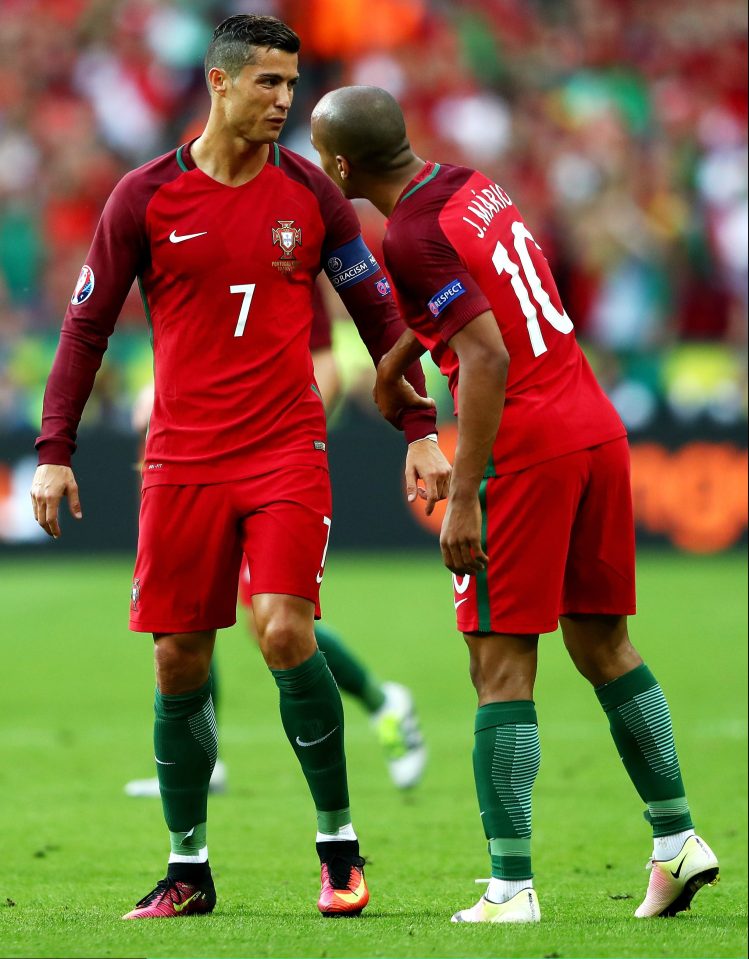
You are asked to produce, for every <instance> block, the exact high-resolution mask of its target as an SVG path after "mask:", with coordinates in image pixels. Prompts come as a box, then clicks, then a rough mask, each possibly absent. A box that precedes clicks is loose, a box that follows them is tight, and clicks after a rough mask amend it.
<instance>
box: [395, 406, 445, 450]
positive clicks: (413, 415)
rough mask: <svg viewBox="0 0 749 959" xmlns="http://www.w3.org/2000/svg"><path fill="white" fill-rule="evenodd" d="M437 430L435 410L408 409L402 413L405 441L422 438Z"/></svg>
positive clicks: (411, 441) (410, 441) (409, 441)
mask: <svg viewBox="0 0 749 959" xmlns="http://www.w3.org/2000/svg"><path fill="white" fill-rule="evenodd" d="M436 432H437V411H436V410H409V411H408V412H407V413H404V414H403V433H404V435H405V437H406V442H407V443H413V442H414V441H415V440H423V439H424V437H426V436H429V434H430V433H436Z"/></svg>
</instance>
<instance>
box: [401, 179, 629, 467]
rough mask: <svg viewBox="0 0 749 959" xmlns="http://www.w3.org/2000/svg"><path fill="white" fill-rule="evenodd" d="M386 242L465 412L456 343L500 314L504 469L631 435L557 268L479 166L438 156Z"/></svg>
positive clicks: (410, 313) (411, 306) (409, 310)
mask: <svg viewBox="0 0 749 959" xmlns="http://www.w3.org/2000/svg"><path fill="white" fill-rule="evenodd" d="M384 250H385V261H386V264H387V266H388V268H389V269H390V271H391V273H392V276H393V280H394V284H395V288H396V294H397V297H398V300H399V303H400V306H401V310H402V312H403V315H404V319H405V320H406V322H407V323H408V325H409V326H410V327H411V328H412V329H413V330H414V331H415V332H416V333H417V335H418V336H419V337H420V338H421V339H422V342H424V344H425V345H426V346H428V348H429V349H430V350H431V352H432V356H433V358H434V359H435V362H437V363H438V365H439V366H440V369H441V370H442V372H443V373H445V375H447V376H448V378H449V381H450V388H451V390H452V392H453V395H454V397H455V402H456V409H457V408H459V397H458V394H459V366H458V358H457V356H456V355H455V353H454V351H453V350H452V349H450V347H449V346H448V345H447V344H448V342H449V340H450V339H451V338H452V337H453V336H454V335H455V334H456V333H457V332H459V330H461V329H462V328H463V327H464V326H465V325H466V324H467V323H468V322H470V320H472V319H473V318H475V317H476V316H478V315H479V314H480V313H482V312H485V311H487V310H491V311H492V313H493V314H494V316H495V318H496V321H497V324H498V326H499V328H500V331H501V333H502V337H503V339H504V342H505V346H506V347H507V351H508V353H509V355H510V368H509V373H508V380H507V385H506V399H505V410H504V413H503V418H502V425H501V427H500V430H499V433H498V436H497V441H496V443H495V446H494V457H493V459H494V462H493V464H492V467H491V468H493V469H494V471H496V472H512V471H514V470H517V469H522V468H524V467H526V466H529V465H531V464H532V463H535V462H541V461H543V460H545V459H551V458H553V457H555V456H559V455H563V454H564V453H567V452H571V451H573V450H577V449H584V448H586V447H588V446H594V445H597V444H598V443H602V442H606V441H608V440H610V439H615V438H616V437H618V436H622V435H624V433H625V430H624V427H623V425H622V423H621V420H620V419H619V417H618V416H617V414H616V411H615V410H614V409H613V407H612V406H611V404H610V403H609V401H608V400H607V399H606V397H605V396H604V394H603V392H602V390H601V388H600V386H599V385H598V383H597V382H596V379H595V377H594V375H593V373H592V371H591V369H590V367H589V365H588V363H587V361H586V359H585V357H584V355H583V353H582V351H581V350H580V348H579V346H578V344H577V341H576V339H575V335H574V331H573V325H572V321H571V320H570V318H569V317H568V316H567V314H566V312H565V311H564V308H563V306H562V303H561V300H560V298H559V293H558V291H557V288H556V284H555V282H554V279H553V276H552V274H551V270H550V269H549V265H548V263H547V261H546V259H545V257H544V255H543V253H542V252H541V249H540V247H539V246H538V245H537V244H536V242H535V241H534V239H533V237H532V235H531V233H530V231H529V230H528V228H527V226H526V225H525V223H524V222H523V219H522V217H521V215H520V213H519V212H518V210H517V208H516V207H515V205H514V203H513V202H512V200H511V198H510V197H509V196H508V194H507V193H506V192H505V191H504V190H503V189H502V188H501V187H500V186H498V185H497V184H496V183H493V182H492V181H491V180H489V179H488V178H487V177H486V176H484V175H483V174H482V173H479V172H477V171H475V170H470V169H468V168H465V167H454V166H441V165H439V164H427V167H426V168H425V169H424V171H422V173H421V174H420V176H419V177H417V181H414V182H413V185H409V187H407V188H406V190H405V191H404V194H403V196H402V197H401V200H400V201H399V203H398V205H397V206H396V208H395V210H394V211H393V215H392V217H391V220H390V224H389V228H388V235H387V237H386V241H385V247H384ZM491 468H490V469H491Z"/></svg>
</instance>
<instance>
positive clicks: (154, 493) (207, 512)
mask: <svg viewBox="0 0 749 959" xmlns="http://www.w3.org/2000/svg"><path fill="white" fill-rule="evenodd" d="M231 488H232V484H229V483H221V484H209V485H203V486H149V487H148V488H147V489H145V490H143V494H142V499H141V510H140V521H139V534H138V555H137V559H136V563H135V573H134V579H133V588H132V594H131V604H130V626H131V629H134V630H136V631H142V632H149V633H168V634H171V633H192V632H198V631H201V630H212V629H219V628H222V627H224V626H231V625H232V624H233V623H234V622H235V619H236V604H237V582H238V577H239V564H240V560H241V545H240V538H239V532H238V528H237V517H236V515H235V507H234V502H233V496H232V489H231Z"/></svg>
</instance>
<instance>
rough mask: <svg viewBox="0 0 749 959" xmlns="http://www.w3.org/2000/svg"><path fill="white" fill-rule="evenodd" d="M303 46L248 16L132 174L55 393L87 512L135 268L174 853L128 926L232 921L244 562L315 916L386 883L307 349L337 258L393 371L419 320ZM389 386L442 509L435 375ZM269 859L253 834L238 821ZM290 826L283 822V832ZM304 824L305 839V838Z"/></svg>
mask: <svg viewBox="0 0 749 959" xmlns="http://www.w3.org/2000/svg"><path fill="white" fill-rule="evenodd" d="M299 46H300V44H299V38H298V37H297V35H296V34H295V33H294V32H293V30H291V29H289V28H288V27H287V26H286V25H285V24H283V23H281V22H280V21H278V20H276V19H275V18H273V17H259V16H250V15H239V16H234V17H230V18H229V19H228V20H225V21H224V22H223V23H222V24H220V25H219V26H218V27H217V28H216V30H215V31H214V34H213V38H212V40H211V43H210V44H209V47H208V50H207V53H206V58H205V74H206V81H207V85H208V89H209V92H210V96H211V110H210V114H209V118H208V122H207V125H206V128H205V130H204V131H203V133H202V134H201V135H200V136H199V137H197V138H196V139H195V140H193V141H192V142H190V143H186V144H183V145H182V146H180V147H179V148H178V149H177V150H173V151H171V152H169V153H167V154H165V155H164V156H162V157H158V158H157V159H155V160H152V161H151V162H149V163H146V164H145V165H144V166H142V167H140V168H138V169H137V170H134V171H133V172H131V173H129V174H128V175H127V176H125V177H124V178H123V179H122V180H121V181H120V183H119V184H118V185H117V187H116V188H115V190H114V191H113V193H112V195H111V196H110V198H109V200H108V201H107V204H106V207H105V209H104V212H103V214H102V217H101V220H100V223H99V226H98V228H97V230H96V234H95V236H94V240H93V244H92V246H91V250H90V252H89V255H88V258H87V261H86V264H85V265H84V267H83V269H82V271H81V275H80V278H79V281H78V284H77V286H76V288H75V290H74V293H73V296H72V299H71V303H70V305H69V307H68V310H67V313H66V316H65V320H64V323H63V328H62V334H61V337H60V344H59V347H58V350H57V355H56V357H55V361H54V365H53V368H52V372H51V374H50V377H49V382H48V384H47V390H46V394H45V401H44V413H43V419H42V432H41V436H40V437H39V439H38V441H37V447H38V450H39V463H40V465H39V467H38V469H37V472H36V474H35V477H34V483H33V486H32V502H33V507H34V513H35V516H36V518H37V521H38V522H39V524H40V525H41V526H42V527H43V528H44V529H45V530H46V531H47V532H48V533H49V534H50V535H51V536H55V537H56V536H59V534H60V527H59V522H58V508H59V503H60V501H61V499H62V498H63V497H67V499H68V502H69V505H70V507H71V511H72V512H73V514H74V515H77V516H78V517H79V518H80V514H81V508H80V501H79V498H78V489H77V484H76V481H75V477H74V475H73V472H72V469H71V467H70V461H71V456H72V453H73V452H74V450H75V443H76V431H77V427H78V423H79V420H80V417H81V413H82V411H83V407H84V405H85V403H86V400H87V399H88V396H89V394H90V392H91V388H92V386H93V382H94V377H95V375H96V371H97V369H98V367H99V365H100V363H101V358H102V354H103V353H104V350H105V349H106V346H107V341H108V338H109V336H110V334H111V333H112V331H113V328H114V325H115V322H116V320H117V317H118V314H119V312H120V309H121V307H122V304H123V301H124V299H125V297H126V296H127V293H128V291H129V289H130V287H131V285H132V283H133V281H134V280H135V279H136V278H137V280H138V283H139V285H140V289H141V293H142V296H143V302H144V306H145V310H146V314H147V317H148V320H149V323H150V326H151V333H152V339H153V348H154V380H155V399H154V407H153V414H152V416H151V421H150V428H149V433H148V439H147V442H146V450H145V462H144V466H143V493H142V500H141V511H140V524H139V540H138V555H137V559H136V564H135V574H134V580H133V585H132V592H131V604H130V625H131V628H132V629H134V630H136V631H140V632H150V633H152V634H153V637H154V641H155V659H156V675H157V689H156V699H155V725H154V746H155V757H156V763H157V772H158V776H159V785H160V793H161V799H162V803H163V808H164V815H165V818H166V822H167V826H168V829H169V836H170V845H171V853H170V856H169V863H168V867H167V875H166V876H165V878H164V879H162V880H160V881H159V882H158V884H157V885H156V887H155V888H154V889H153V890H152V891H151V892H149V893H148V894H147V895H146V896H144V897H143V899H141V900H140V901H139V902H138V903H137V905H136V907H135V908H134V909H132V910H131V911H130V912H128V913H127V914H126V916H125V917H124V918H126V919H147V918H175V917H182V916H187V915H191V914H196V913H206V912H210V911H212V909H213V907H214V904H215V901H216V894H215V889H214V885H213V880H212V877H211V870H210V866H209V864H208V846H207V838H206V835H207V834H206V821H207V793H208V785H209V780H210V776H211V771H212V769H213V766H214V763H215V761H216V756H217V749H218V746H217V736H216V724H215V716H214V708H213V702H212V698H211V681H210V676H209V667H210V662H211V655H212V652H213V646H214V642H215V638H216V631H217V629H219V628H221V627H225V626H230V625H232V624H233V623H234V622H235V615H236V599H237V585H238V578H239V570H240V563H241V559H242V555H243V554H244V555H245V556H246V557H247V561H248V564H249V568H250V573H251V587H250V589H251V593H252V605H253V611H254V617H255V623H256V625H257V631H258V641H259V645H260V648H261V650H262V653H263V655H264V657H265V661H266V663H267V665H268V667H269V669H270V670H271V672H272V674H273V677H274V679H275V681H276V684H277V686H278V690H279V701H280V711H281V719H282V722H283V726H284V729H285V731H286V735H287V736H288V739H289V741H290V743H291V745H292V747H293V749H294V752H295V754H296V756H297V758H298V760H299V764H300V766H301V768H302V771H303V773H304V776H305V778H306V780H307V784H308V786H309V790H310V792H311V794H312V798H313V801H314V806H315V810H316V814H317V851H318V854H319V857H320V863H321V885H322V889H321V893H320V896H319V899H318V908H319V909H320V911H321V912H322V913H323V914H324V915H326V916H335V915H341V914H349V915H351V914H358V913H360V912H361V910H362V909H363V908H364V907H365V906H366V904H367V901H368V898H369V893H368V890H367V885H366V882H365V879H364V874H363V865H364V863H363V860H362V858H361V857H360V855H359V847H358V840H357V836H356V833H355V831H354V829H353V826H352V822H351V812H350V808H349V795H348V783H347V775H346V759H345V755H344V747H343V711H342V707H341V698H340V694H339V691H338V687H337V686H336V684H335V681H334V679H333V676H332V675H331V672H330V669H329V668H328V666H327V665H326V662H325V658H324V656H323V654H322V653H321V652H320V650H319V649H318V648H317V645H316V643H315V638H314V632H313V625H314V618H315V616H317V617H319V615H320V608H319V591H320V583H321V581H322V578H323V573H324V569H325V557H326V554H327V549H328V538H329V535H330V529H331V516H332V513H331V494H330V484H329V478H328V465H327V452H326V446H327V438H326V431H325V413H324V409H323V405H322V402H321V399H320V396H319V391H318V388H317V385H316V383H315V380H314V376H313V367H312V359H311V356H310V349H309V340H310V326H311V322H312V315H313V310H312V298H313V290H314V284H315V279H316V277H317V275H318V273H319V272H320V270H321V269H325V270H326V272H327V273H328V276H329V277H330V279H331V281H332V283H333V285H334V287H335V288H336V290H337V291H338V293H339V294H340V295H341V298H342V299H343V301H344V304H345V306H346V308H347V310H348V311H349V313H350V314H351V315H352V317H353V319H354V321H355V323H356V325H357V328H358V330H359V332H360V334H361V336H362V339H363V340H364V342H365V343H366V345H367V348H368V349H369V352H370V354H371V356H372V358H373V360H374V362H375V363H377V361H378V360H379V359H380V358H381V357H382V355H383V354H384V353H385V352H386V351H387V350H389V349H390V348H391V347H392V346H393V345H394V343H395V342H396V341H397V340H398V338H399V337H400V335H401V333H402V331H403V329H404V328H403V324H402V322H401V321H400V318H399V317H398V314H397V310H396V308H395V305H394V303H393V301H392V297H391V295H390V290H389V287H388V284H387V281H386V280H385V277H384V274H383V273H382V271H381V269H380V267H379V265H378V264H377V261H376V260H375V258H374V257H373V256H372V255H371V253H370V252H369V250H368V249H367V248H366V246H365V244H364V242H363V240H362V238H361V235H360V234H361V230H360V226H359V222H358V220H357V218H356V214H355V212H354V210H353V207H352V206H351V204H350V203H349V202H348V201H347V200H345V199H344V198H343V197H342V196H341V194H340V192H339V191H338V190H337V189H336V188H335V187H334V186H333V185H332V184H331V183H330V181H329V180H328V179H327V177H326V176H325V175H324V174H323V173H322V171H321V170H319V169H318V167H316V166H315V165H314V164H312V163H310V162H308V161H307V160H304V159H303V158H302V157H299V156H296V155H295V154H293V153H291V152H289V151H287V150H286V149H282V148H280V147H279V146H278V144H277V142H276V141H277V140H278V137H279V135H280V133H281V130H282V129H283V126H284V123H285V121H286V118H287V115H288V112H289V109H290V107H291V102H292V98H293V92H294V87H295V85H296V82H297V80H298V76H299V74H298V56H297V54H298V51H299ZM407 376H408V381H409V383H410V384H412V385H409V383H407V382H406V381H405V380H403V379H402V378H401V377H400V375H399V376H398V377H396V379H395V380H394V381H393V382H392V383H391V384H390V387H391V390H392V396H393V404H394V410H395V412H394V413H393V415H392V417H391V419H392V420H393V421H394V422H396V423H397V424H400V425H401V426H402V428H403V430H404V432H405V435H406V438H407V440H408V441H409V447H408V452H407V470H408V471H410V472H412V473H414V472H415V473H416V474H418V475H419V476H420V477H421V478H422V479H423V480H424V483H425V487H426V495H427V497H428V503H427V507H429V506H432V505H433V504H434V502H435V501H436V500H437V499H438V498H440V497H443V496H444V495H445V494H446V492H447V484H448V481H449V474H450V467H449V464H448V463H447V461H446V460H445V459H444V457H443V456H442V454H441V453H440V451H439V447H438V446H437V444H436V442H434V439H436V437H435V436H434V430H435V427H434V424H435V415H434V409H433V402H432V401H431V400H428V399H427V398H425V397H424V396H423V395H420V394H423V392H424V381H423V375H422V372H421V369H420V367H419V366H418V364H416V365H411V366H410V367H409V371H408V374H407ZM235 828H236V837H235V840H236V841H242V842H244V843H245V844H246V847H247V853H248V857H249V858H251V849H252V825H251V824H247V823H244V822H238V823H236V824H235ZM274 828H275V829H277V830H278V832H279V834H283V833H284V831H285V830H284V825H283V824H277V825H275V826H274ZM291 828H292V826H291V824H286V831H289V830H291Z"/></svg>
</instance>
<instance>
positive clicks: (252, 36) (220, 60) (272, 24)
mask: <svg viewBox="0 0 749 959" xmlns="http://www.w3.org/2000/svg"><path fill="white" fill-rule="evenodd" d="M301 45H302V44H301V41H300V39H299V37H298V36H297V35H296V33H294V31H293V30H292V29H291V27H287V26H286V24H285V23H282V21H281V20H278V19H277V18H276V17H262V16H258V15H256V14H252V13H241V14H237V15H236V16H234V17H227V19H226V20H224V21H222V22H221V23H219V25H218V26H217V27H216V29H215V30H214V31H213V36H212V37H211V42H210V43H209V44H208V49H207V50H206V53H205V61H204V63H205V79H206V83H208V72H209V71H210V70H212V69H213V67H218V68H219V69H220V70H225V71H226V72H227V73H228V74H229V76H230V77H231V78H232V80H235V79H236V78H237V77H238V76H239V74H240V73H241V71H242V68H243V67H246V66H247V64H248V63H254V62H255V48H256V47H266V48H270V49H271V50H283V51H285V52H286V53H299V48H300V47H301ZM209 88H210V84H209Z"/></svg>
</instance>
